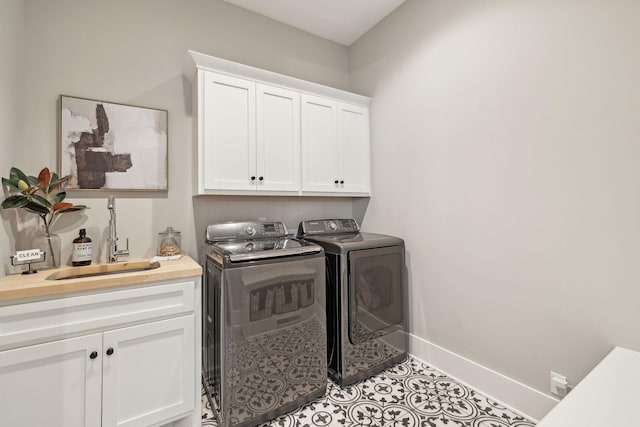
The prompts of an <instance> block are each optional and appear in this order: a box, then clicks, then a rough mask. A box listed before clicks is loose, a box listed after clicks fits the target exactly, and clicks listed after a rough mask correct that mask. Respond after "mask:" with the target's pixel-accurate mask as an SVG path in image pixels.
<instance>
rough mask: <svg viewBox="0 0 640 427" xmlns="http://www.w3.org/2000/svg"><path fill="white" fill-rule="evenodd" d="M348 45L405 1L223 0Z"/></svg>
mask: <svg viewBox="0 0 640 427" xmlns="http://www.w3.org/2000/svg"><path fill="white" fill-rule="evenodd" d="M225 1H226V2H229V3H232V4H235V5H237V6H240V7H242V8H244V9H247V10H250V11H252V12H256V13H259V14H260V15H264V16H266V17H269V18H271V19H275V20H276V21H280V22H284V23H285V24H288V25H291V26H292V27H296V28H299V29H301V30H304V31H306V32H308V33H311V34H314V35H316V36H319V37H322V38H325V39H329V40H333V41H334V42H337V43H340V44H343V45H345V46H350V45H351V44H352V43H353V42H355V41H356V40H358V39H359V38H360V37H361V36H362V35H363V34H364V33H366V32H367V31H369V29H370V28H371V27H373V26H374V25H376V24H377V23H378V22H380V21H382V20H383V19H384V18H385V17H386V16H387V15H388V14H390V13H391V12H393V11H394V10H395V9H396V8H397V7H398V6H400V5H401V4H402V3H404V1H405V0H225Z"/></svg>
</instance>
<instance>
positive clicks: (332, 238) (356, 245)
mask: <svg viewBox="0 0 640 427" xmlns="http://www.w3.org/2000/svg"><path fill="white" fill-rule="evenodd" d="M305 240H308V241H310V242H314V243H317V244H319V245H320V246H323V247H324V248H325V249H326V248H337V249H345V250H358V249H369V248H381V247H385V246H402V245H404V240H402V239H401V238H399V237H394V236H387V235H385V234H375V233H348V234H336V235H326V236H306V237H305Z"/></svg>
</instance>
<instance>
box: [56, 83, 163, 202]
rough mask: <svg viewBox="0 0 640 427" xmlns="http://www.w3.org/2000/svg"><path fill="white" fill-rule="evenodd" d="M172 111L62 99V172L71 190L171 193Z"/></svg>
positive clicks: (70, 97) (60, 152) (59, 142)
mask: <svg viewBox="0 0 640 427" xmlns="http://www.w3.org/2000/svg"><path fill="white" fill-rule="evenodd" d="M167 125H168V111H167V110H160V109H154V108H147V107H139V106H134V105H127V104H120V103H115V102H107V101H98V100H94V99H87V98H79V97H74V96H68V95H60V111H59V135H58V173H59V174H60V176H61V177H63V176H67V175H70V176H71V178H70V179H69V180H68V181H67V182H66V183H65V186H64V188H65V189H67V190H108V191H114V190H123V191H167V190H168V148H169V147H168V128H167Z"/></svg>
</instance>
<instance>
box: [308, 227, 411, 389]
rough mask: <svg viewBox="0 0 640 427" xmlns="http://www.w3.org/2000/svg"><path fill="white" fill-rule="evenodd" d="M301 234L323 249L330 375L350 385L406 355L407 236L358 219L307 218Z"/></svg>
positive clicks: (339, 382) (337, 380)
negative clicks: (363, 225) (367, 229)
mask: <svg viewBox="0 0 640 427" xmlns="http://www.w3.org/2000/svg"><path fill="white" fill-rule="evenodd" d="M297 237H298V238H302V239H304V240H306V241H309V242H313V243H316V244H318V245H320V246H322V247H323V248H324V253H325V260H326V262H325V267H326V286H327V290H326V301H327V361H328V373H329V376H330V377H331V378H332V379H333V380H334V381H336V382H337V383H338V384H340V385H343V386H344V385H349V384H353V383H355V382H357V381H360V380H362V379H365V378H368V377H370V376H372V375H375V374H377V373H379V372H381V371H383V370H384V369H386V368H388V367H390V366H393V365H394V364H396V363H398V362H400V361H402V360H404V359H405V357H406V355H407V341H408V337H407V328H406V317H407V316H406V311H405V310H406V309H405V307H406V301H405V299H406V291H405V289H406V283H405V280H406V274H405V258H404V241H403V240H402V239H400V238H398V237H393V236H387V235H383V234H373V233H363V232H360V227H359V226H358V223H357V222H356V221H355V220H354V219H321V220H307V221H303V222H301V223H300V225H299V227H298V236H297Z"/></svg>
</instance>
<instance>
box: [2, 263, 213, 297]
mask: <svg viewBox="0 0 640 427" xmlns="http://www.w3.org/2000/svg"><path fill="white" fill-rule="evenodd" d="M148 263H149V260H131V261H121V262H118V263H113V264H106V263H105V264H92V265H90V266H86V267H60V268H57V269H52V270H42V271H38V272H37V273H35V274H12V275H8V276H4V277H0V303H3V302H4V303H6V302H11V301H12V300H18V299H23V298H37V297H44V296H61V295H62V294H65V293H69V292H80V291H88V290H94V289H105V288H112V287H113V288H115V287H118V286H126V285H133V284H138V283H148V282H155V281H159V280H171V279H181V278H187V277H194V276H200V275H202V267H201V266H200V264H198V263H197V262H195V261H194V260H193V259H192V258H190V257H188V256H183V257H182V258H181V259H179V260H172V261H160V262H159V263H160V267H158V268H155V269H150V270H143V271H130V272H118V273H116V274H113V273H112V274H106V275H90V276H85V277H77V278H72V279H59V280H52V279H54V278H55V277H68V276H69V275H72V274H74V273H83V274H87V273H88V274H92V273H100V272H105V271H110V269H113V268H122V267H124V268H128V267H136V266H144V265H147V264H148ZM114 265H115V266H116V267H113V266H114Z"/></svg>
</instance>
